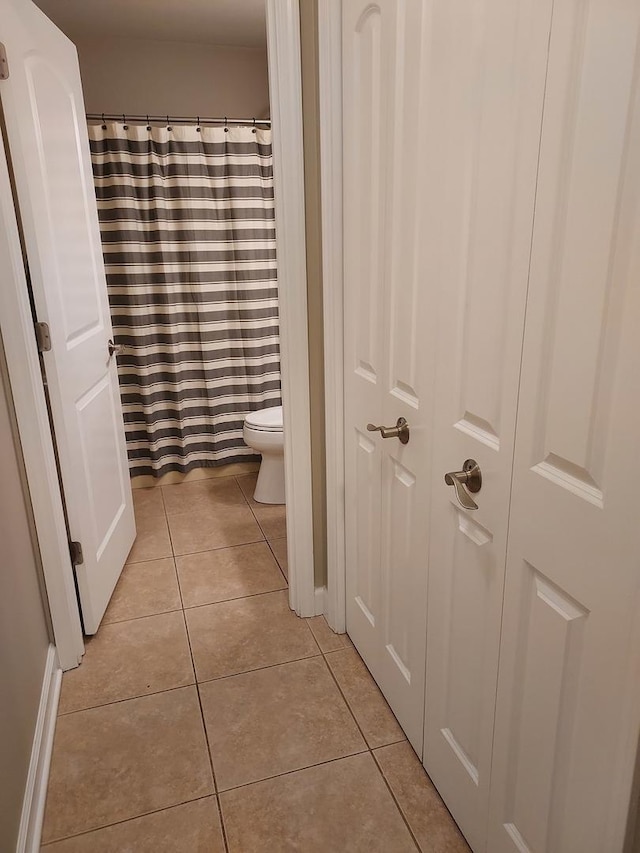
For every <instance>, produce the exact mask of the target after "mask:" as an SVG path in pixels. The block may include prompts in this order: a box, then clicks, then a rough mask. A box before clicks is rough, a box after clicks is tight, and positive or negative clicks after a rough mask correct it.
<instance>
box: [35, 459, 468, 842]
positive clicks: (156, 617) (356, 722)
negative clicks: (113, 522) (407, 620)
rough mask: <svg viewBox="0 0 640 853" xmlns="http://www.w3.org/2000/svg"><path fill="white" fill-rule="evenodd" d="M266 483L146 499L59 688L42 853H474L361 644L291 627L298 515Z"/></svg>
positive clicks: (234, 481)
mask: <svg viewBox="0 0 640 853" xmlns="http://www.w3.org/2000/svg"><path fill="white" fill-rule="evenodd" d="M255 479H256V475H255V474H247V475H242V476H237V477H233V476H229V477H226V478H217V479H213V480H204V481H197V482H193V483H184V484H180V485H170V486H162V487H161V488H155V489H144V490H136V491H135V492H134V502H135V509H136V518H137V524H138V538H137V539H136V543H135V545H134V547H133V550H132V551H131V554H130V557H129V562H128V563H127V565H126V566H125V569H124V572H123V574H122V578H121V580H120V582H119V584H118V586H117V588H116V591H115V593H114V596H113V599H112V601H111V604H110V605H109V609H108V611H107V614H106V616H105V619H104V623H103V625H102V626H101V628H100V631H99V632H98V634H97V635H96V636H95V637H93V638H92V639H90V640H89V641H88V643H87V651H86V655H85V658H84V662H83V664H82V666H80V667H79V668H78V669H75V670H72V671H70V672H67V673H65V675H64V678H63V684H62V692H61V698H60V711H59V714H60V716H59V718H58V723H57V728H56V735H55V742H54V750H53V757H52V763H51V774H50V780H49V790H48V796H47V806H46V813H45V822H44V829H43V838H42V842H43V848H42V849H43V851H45V853H84V851H91V853H163V851H166V853H260V851H269V853H274V851H275V853H280V851H294V850H295V851H302V853H328V851H331V853H333V851H336V853H340V852H341V851H353V853H358V851H367V853H369V851H384V853H396V851H397V853H401V851H415V850H421V851H424V852H425V853H426V851H428V853H444V851H447V853H449V852H450V851H451V852H452V853H457V851H468V849H469V848H468V847H467V845H466V844H465V842H464V840H463V838H462V836H461V835H460V833H459V832H458V830H457V828H456V825H455V823H454V822H453V820H452V819H451V816H450V815H449V813H448V811H447V810H446V808H445V807H444V805H443V803H442V801H441V800H440V798H439V796H438V794H437V793H436V791H435V789H434V788H433V786H432V784H431V782H430V781H429V778H428V777H427V775H426V774H425V773H424V771H423V769H422V767H421V765H420V762H419V761H418V759H417V758H416V756H415V754H414V753H413V750H412V749H411V747H410V746H409V744H408V743H407V741H406V739H405V737H404V735H403V732H402V730H401V729H400V727H399V725H398V723H397V722H396V719H395V717H394V716H393V714H392V713H391V711H390V709H389V707H388V705H387V704H386V702H385V700H384V698H383V697H382V694H381V693H380V691H379V690H378V688H377V686H376V684H375V683H374V681H373V680H372V678H371V676H370V675H369V673H368V671H367V669H366V667H365V666H364V664H363V663H362V661H361V659H360V657H359V656H358V654H357V652H356V651H355V649H354V647H353V646H352V644H351V643H350V641H349V639H348V638H347V637H346V636H338V635H336V634H334V633H333V632H332V631H331V630H330V629H329V627H328V625H327V623H326V622H325V620H324V618H323V617H316V618H314V619H304V620H303V619H298V618H297V617H296V616H295V615H294V614H293V613H292V612H291V611H290V610H289V607H288V599H287V564H286V527H285V516H284V508H283V507H269V506H264V505H261V504H257V503H256V502H255V501H253V499H252V495H253V487H254V485H255Z"/></svg>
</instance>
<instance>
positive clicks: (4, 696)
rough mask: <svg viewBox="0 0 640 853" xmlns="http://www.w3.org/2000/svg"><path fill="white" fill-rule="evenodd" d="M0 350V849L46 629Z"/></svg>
mask: <svg viewBox="0 0 640 853" xmlns="http://www.w3.org/2000/svg"><path fill="white" fill-rule="evenodd" d="M3 373H4V371H3V356H2V352H0V543H1V548H0V850H3V851H4V850H6V851H10V850H15V846H16V839H17V835H18V826H19V823H20V815H21V811H22V800H23V796H24V789H25V783H26V779H27V771H28V769H29V761H30V758H31V747H32V743H33V736H34V732H35V725H36V718H37V715H38V706H39V703H40V693H41V689H42V680H43V675H44V669H45V661H46V657H47V651H48V648H49V633H48V629H47V621H46V618H45V611H44V607H43V604H42V598H41V594H40V586H39V582H38V574H37V571H38V570H37V566H36V558H35V555H34V551H33V546H32V541H31V534H30V527H29V516H28V510H27V506H26V503H25V498H24V495H23V490H22V481H21V457H20V455H19V451H17V450H16V447H15V445H14V437H13V434H12V422H11V415H10V411H11V409H10V401H9V399H8V398H9V394H8V393H7V381H6V379H4V377H3Z"/></svg>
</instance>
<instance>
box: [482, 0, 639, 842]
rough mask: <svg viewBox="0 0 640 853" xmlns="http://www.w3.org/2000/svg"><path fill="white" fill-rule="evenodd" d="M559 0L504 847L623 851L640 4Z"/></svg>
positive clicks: (531, 309)
mask: <svg viewBox="0 0 640 853" xmlns="http://www.w3.org/2000/svg"><path fill="white" fill-rule="evenodd" d="M554 6H555V8H554V21H553V31H552V37H551V51H550V59H549V72H548V82H547V92H546V99H545V111H544V132H543V137H542V147H541V159H540V172H539V180H538V193H537V204H536V216H535V231H534V241H533V252H532V263H531V281H530V287H529V300H528V306H527V321H526V335H525V344H524V355H523V367H522V380H521V391H520V403H519V412H518V433H517V441H516V453H515V468H514V483H513V499H512V507H511V523H510V533H509V550H508V561H507V580H506V591H505V601H504V622H503V630H502V643H501V654H500V677H499V685H498V700H497V716H496V729H495V749H494V767H493V781H492V797H491V819H490V834H489V843H488V849H489V850H491V851H492V853H508V851H509V852H510V851H514V853H515V851H536V853H543V851H548V852H549V853H551V851H557V853H573V851H580V853H604V851H607V853H615V851H621V850H622V846H623V837H624V829H625V818H626V814H627V810H628V807H629V794H630V788H631V777H632V773H633V766H634V763H635V755H636V748H637V743H638V728H639V726H640V720H639V713H638V712H639V710H640V695H639V694H640V659H639V658H640V620H639V600H640V599H639V592H640V535H639V529H640V527H639V524H638V518H639V509H638V507H639V505H640V501H639V497H638V496H639V489H640V452H639V451H640V441H639V436H640V429H639V424H640V346H639V344H638V329H640V4H638V2H637V0H555V4H554Z"/></svg>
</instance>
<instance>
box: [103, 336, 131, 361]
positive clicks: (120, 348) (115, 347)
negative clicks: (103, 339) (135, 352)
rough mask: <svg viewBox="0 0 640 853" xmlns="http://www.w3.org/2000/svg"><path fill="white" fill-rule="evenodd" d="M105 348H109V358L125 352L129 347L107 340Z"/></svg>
mask: <svg viewBox="0 0 640 853" xmlns="http://www.w3.org/2000/svg"><path fill="white" fill-rule="evenodd" d="M107 349H108V350H109V358H111V357H112V356H113V355H122V353H123V352H126V350H127V349H129V348H128V347H127V346H125V345H124V344H114V342H113V341H111V340H110V341H109V342H108V344H107Z"/></svg>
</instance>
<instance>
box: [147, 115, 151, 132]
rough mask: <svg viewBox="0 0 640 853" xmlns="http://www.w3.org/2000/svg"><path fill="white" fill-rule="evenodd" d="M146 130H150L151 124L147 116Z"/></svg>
mask: <svg viewBox="0 0 640 853" xmlns="http://www.w3.org/2000/svg"><path fill="white" fill-rule="evenodd" d="M147 130H151V125H150V124H149V116H147Z"/></svg>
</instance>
